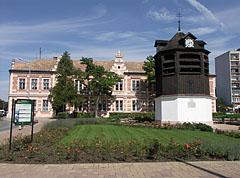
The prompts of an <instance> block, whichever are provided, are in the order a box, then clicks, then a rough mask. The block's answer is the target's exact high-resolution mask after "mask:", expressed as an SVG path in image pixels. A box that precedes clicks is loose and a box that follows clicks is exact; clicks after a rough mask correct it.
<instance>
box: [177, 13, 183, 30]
mask: <svg viewBox="0 0 240 178" xmlns="http://www.w3.org/2000/svg"><path fill="white" fill-rule="evenodd" d="M177 17H178V32H180V31H181V27H180V23H181V17H182V14H181V13H180V12H179V13H178V14H177Z"/></svg>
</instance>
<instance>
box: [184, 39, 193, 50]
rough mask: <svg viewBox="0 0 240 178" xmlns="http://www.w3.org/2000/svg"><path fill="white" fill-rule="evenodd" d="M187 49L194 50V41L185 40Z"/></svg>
mask: <svg viewBox="0 0 240 178" xmlns="http://www.w3.org/2000/svg"><path fill="white" fill-rule="evenodd" d="M185 47H187V48H193V47H194V42H193V39H185Z"/></svg>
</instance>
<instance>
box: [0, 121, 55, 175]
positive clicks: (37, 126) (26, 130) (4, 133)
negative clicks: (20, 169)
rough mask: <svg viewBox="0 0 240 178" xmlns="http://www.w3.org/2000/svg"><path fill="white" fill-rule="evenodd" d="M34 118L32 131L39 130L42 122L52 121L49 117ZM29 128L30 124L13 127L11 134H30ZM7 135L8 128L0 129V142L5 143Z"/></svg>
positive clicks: (30, 128)
mask: <svg viewBox="0 0 240 178" xmlns="http://www.w3.org/2000/svg"><path fill="white" fill-rule="evenodd" d="M6 120H7V118H6ZM35 120H38V123H36V124H35V125H34V126H33V132H34V133H36V132H39V131H40V130H41V128H42V127H43V126H44V124H46V123H48V122H51V121H53V120H52V119H49V118H36V119H35ZM9 124H10V123H9ZM31 130H32V126H29V125H27V126H24V127H23V129H22V130H18V128H14V129H13V132H12V134H13V136H17V135H22V136H24V135H31ZM9 136H10V129H9V130H5V131H1V132H0V143H6V141H8V139H9ZM0 177H1V176H0Z"/></svg>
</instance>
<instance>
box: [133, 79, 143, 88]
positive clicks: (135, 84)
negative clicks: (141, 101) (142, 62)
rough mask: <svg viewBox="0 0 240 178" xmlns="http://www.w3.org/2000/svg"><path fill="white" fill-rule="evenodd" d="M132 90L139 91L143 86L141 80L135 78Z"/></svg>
mask: <svg viewBox="0 0 240 178" xmlns="http://www.w3.org/2000/svg"><path fill="white" fill-rule="evenodd" d="M131 84H132V85H131V87H132V91H139V90H140V88H141V85H140V80H137V79H133V80H132V82H131Z"/></svg>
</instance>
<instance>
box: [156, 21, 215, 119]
mask: <svg viewBox="0 0 240 178" xmlns="http://www.w3.org/2000/svg"><path fill="white" fill-rule="evenodd" d="M205 45H206V43H205V42H204V41H201V40H197V38H196V37H195V36H194V35H193V34H191V33H189V32H188V33H187V34H184V33H183V32H181V31H180V25H179V30H178V32H177V33H176V34H175V35H174V36H173V37H172V39H170V40H156V41H155V46H154V47H156V54H155V56H154V58H155V71H156V96H157V98H156V99H155V118H156V120H157V121H161V122H173V123H174V122H203V123H210V124H211V123H212V109H211V97H210V93H209V60H208V54H209V53H210V52H209V51H208V50H206V49H205V48H204V46H205Z"/></svg>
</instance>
